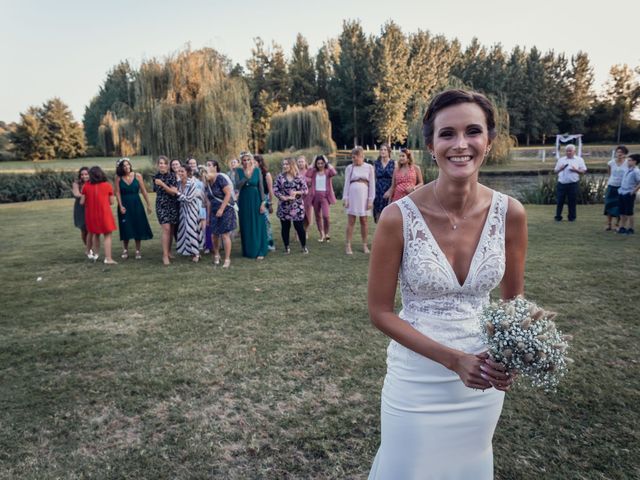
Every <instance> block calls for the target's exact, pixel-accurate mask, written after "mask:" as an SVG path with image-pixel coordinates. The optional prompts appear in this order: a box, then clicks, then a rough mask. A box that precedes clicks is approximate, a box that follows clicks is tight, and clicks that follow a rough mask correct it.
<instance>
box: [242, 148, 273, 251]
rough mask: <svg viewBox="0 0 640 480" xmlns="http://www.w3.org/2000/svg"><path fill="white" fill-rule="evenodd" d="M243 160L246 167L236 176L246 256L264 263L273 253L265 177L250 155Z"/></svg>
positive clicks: (244, 156) (243, 155) (243, 157)
mask: <svg viewBox="0 0 640 480" xmlns="http://www.w3.org/2000/svg"><path fill="white" fill-rule="evenodd" d="M240 161H241V162H242V168H238V169H237V170H236V173H237V178H238V183H237V188H238V190H239V194H238V208H239V211H238V219H239V221H240V232H241V236H240V238H241V240H242V255H243V256H244V257H248V258H255V259H257V260H262V259H264V257H265V255H266V254H267V252H268V251H269V248H268V246H269V244H268V240H267V224H266V222H265V221H264V212H265V211H266V209H267V207H266V198H265V196H264V194H263V192H264V187H263V185H262V183H263V180H262V174H261V172H260V169H259V168H258V167H257V165H256V163H255V162H254V160H253V155H251V154H250V153H248V152H244V153H243V154H242V157H241V158H240Z"/></svg>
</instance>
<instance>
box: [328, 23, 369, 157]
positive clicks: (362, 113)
mask: <svg viewBox="0 0 640 480" xmlns="http://www.w3.org/2000/svg"><path fill="white" fill-rule="evenodd" d="M338 42H339V44H340V56H339V59H338V62H337V63H336V64H335V66H334V72H335V74H334V77H333V79H332V82H331V86H332V88H331V91H332V94H333V97H334V102H332V103H333V105H334V109H335V110H336V112H337V114H338V117H339V119H340V127H341V128H340V130H341V131H340V133H341V136H342V139H343V140H345V141H346V139H348V138H350V139H351V140H352V141H353V144H354V145H357V144H359V143H363V141H364V138H365V137H367V136H370V135H371V127H370V125H369V112H370V109H371V103H372V98H371V83H372V82H371V77H372V72H371V67H370V65H371V45H370V42H369V41H368V39H367V37H366V36H365V34H364V31H363V30H362V26H361V25H360V23H359V22H358V21H345V22H344V23H343V24H342V32H341V34H340V37H339V39H338Z"/></svg>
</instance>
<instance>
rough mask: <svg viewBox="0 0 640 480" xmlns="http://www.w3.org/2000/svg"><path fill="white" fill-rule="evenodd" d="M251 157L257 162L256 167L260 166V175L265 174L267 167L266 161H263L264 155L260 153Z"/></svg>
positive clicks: (267, 170)
mask: <svg viewBox="0 0 640 480" xmlns="http://www.w3.org/2000/svg"><path fill="white" fill-rule="evenodd" d="M253 159H254V160H255V161H256V163H257V164H258V168H260V171H261V172H262V175H265V176H266V175H267V173H269V169H268V168H267V162H265V161H264V157H263V156H262V155H260V154H258V155H254V156H253Z"/></svg>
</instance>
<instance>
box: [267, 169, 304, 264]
mask: <svg viewBox="0 0 640 480" xmlns="http://www.w3.org/2000/svg"><path fill="white" fill-rule="evenodd" d="M273 192H274V194H275V196H276V198H277V199H278V200H279V203H278V212H277V216H278V218H279V219H280V227H281V234H282V243H283V244H284V253H286V254H289V253H291V249H290V248H289V233H290V232H291V223H292V222H293V228H294V229H295V230H296V233H297V234H298V240H299V241H300V245H301V246H302V253H304V254H307V253H309V250H308V249H307V235H306V233H305V231H304V216H305V205H304V200H303V198H302V197H303V196H304V195H305V194H306V193H307V192H308V189H307V180H306V177H302V176H301V175H299V172H298V167H297V165H296V162H295V161H294V159H293V158H285V159H284V160H282V173H280V175H278V177H277V178H276V182H275V184H274V186H273Z"/></svg>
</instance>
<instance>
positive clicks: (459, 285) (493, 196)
mask: <svg viewBox="0 0 640 480" xmlns="http://www.w3.org/2000/svg"><path fill="white" fill-rule="evenodd" d="M497 193H498V192H497V191H495V190H493V193H492V194H491V205H489V210H487V216H486V217H485V219H484V225H483V226H482V230H481V231H480V237H479V238H478V242H477V243H476V248H475V250H474V251H473V256H472V257H471V262H469V270H468V271H467V274H466V275H465V277H464V281H463V282H462V283H460V280H458V276H457V275H456V271H455V270H454V269H453V266H452V265H451V262H449V259H448V258H447V256H446V255H445V253H444V251H443V250H442V248H441V247H440V243H439V242H438V240H437V239H436V236H435V235H434V234H433V232H432V231H431V229H430V228H429V224H428V223H427V219H426V218H424V215H422V212H421V211H420V209H419V208H418V205H416V203H415V202H414V201H413V199H412V198H411V197H409V196H407V197H405V198H406V199H407V200H409V201H410V202H411V204H412V205H413V208H414V209H415V210H416V213H417V214H418V216H419V217H420V219H421V220H422V223H423V225H424V228H425V229H426V230H427V233H428V236H429V238H431V240H432V242H433V244H434V247H435V248H436V249H437V251H438V252H439V253H440V255H442V258H443V259H444V263H446V264H447V268H448V270H449V273H450V274H451V276H452V277H453V281H454V282H455V286H456V287H457V288H458V289H463V288H464V287H465V286H466V285H467V282H468V281H469V277H470V276H471V273H472V271H473V267H474V264H475V262H476V257H477V256H478V251H479V250H480V246H481V245H482V240H483V239H484V237H485V234H486V232H487V228H488V226H489V217H490V216H491V212H492V211H493V208H494V207H495V202H496V199H497V196H498V195H497Z"/></svg>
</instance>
